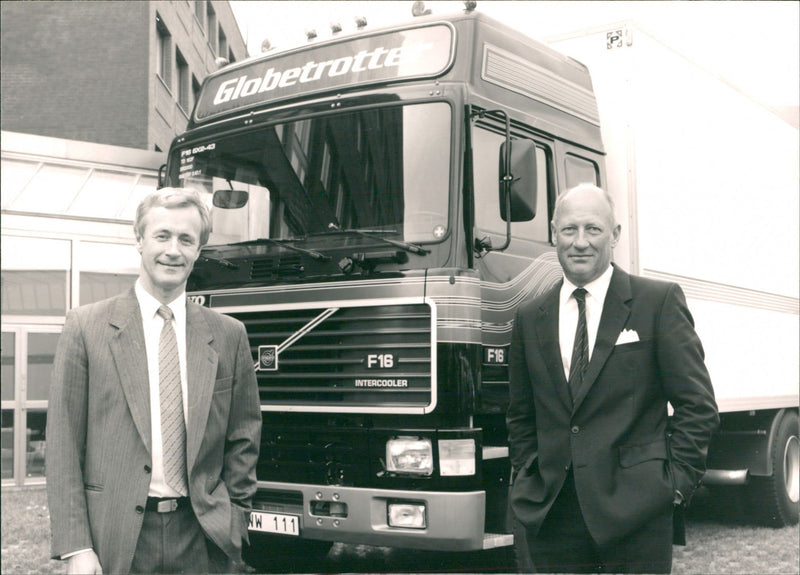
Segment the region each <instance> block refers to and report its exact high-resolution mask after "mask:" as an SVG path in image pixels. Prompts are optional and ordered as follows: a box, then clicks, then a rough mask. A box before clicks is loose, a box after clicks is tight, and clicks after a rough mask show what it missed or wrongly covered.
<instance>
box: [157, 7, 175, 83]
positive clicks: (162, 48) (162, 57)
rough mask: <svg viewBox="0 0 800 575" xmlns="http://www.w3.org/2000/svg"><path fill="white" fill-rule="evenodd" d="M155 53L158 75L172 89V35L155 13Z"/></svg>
mask: <svg viewBox="0 0 800 575" xmlns="http://www.w3.org/2000/svg"><path fill="white" fill-rule="evenodd" d="M156 32H157V34H158V41H157V42H156V51H157V52H156V53H157V57H158V75H159V76H160V77H161V79H162V80H163V81H164V84H166V86H167V88H169V89H170V90H171V89H172V83H171V82H172V37H171V36H170V35H169V31H168V30H167V27H166V26H165V25H164V21H163V20H162V19H161V17H160V16H158V15H156Z"/></svg>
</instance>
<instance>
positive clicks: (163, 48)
mask: <svg viewBox="0 0 800 575" xmlns="http://www.w3.org/2000/svg"><path fill="white" fill-rule="evenodd" d="M0 11H1V12H0V27H1V29H2V46H1V47H0V50H2V59H0V71H1V72H2V90H0V93H1V94H2V102H1V105H2V113H0V118H1V119H2V120H1V121H2V135H1V137H0V141H1V142H2V145H1V146H0V152H1V153H0V159H1V160H2V166H1V167H0V176H2V182H0V197H1V199H2V212H1V217H0V224H2V225H1V226H0V232H1V234H0V235H1V236H2V237H1V238H0V262H2V274H1V276H0V279H1V280H2V281H0V288H2V289H1V291H2V298H0V299H1V300H2V315H1V316H0V317H1V318H2V341H0V352H1V353H0V356H1V357H0V359H1V360H2V361H0V364H1V367H2V370H0V376H1V377H0V407H2V412H0V428H1V429H0V431H2V444H1V445H0V470H2V474H1V475H2V483H1V484H2V487H3V489H6V488H9V487H21V486H26V485H42V484H43V483H44V481H45V469H44V454H45V448H46V443H47V441H46V437H45V429H46V423H47V402H48V393H49V385H50V372H51V368H52V363H53V356H54V352H55V347H56V343H57V341H58V335H59V333H60V332H61V329H62V326H63V324H64V319H65V316H66V313H67V310H69V309H72V308H74V307H77V306H79V305H83V304H86V303H91V302H93V301H97V300H99V299H103V298H105V297H109V296H111V295H114V294H117V293H120V292H121V291H123V290H126V289H128V288H129V287H130V286H131V285H133V283H134V281H135V279H136V277H137V275H138V272H139V254H138V253H137V251H136V248H135V246H134V244H135V241H134V237H133V229H132V223H133V217H134V212H135V209H136V206H137V205H138V203H139V201H140V200H141V198H142V197H143V196H144V195H145V194H147V193H150V192H152V191H153V190H155V188H156V182H157V173H158V168H159V166H160V165H161V164H163V163H164V162H165V161H166V151H167V149H168V148H169V145H170V142H171V141H172V139H173V137H174V136H175V135H176V134H178V133H179V132H181V131H183V129H184V128H185V126H186V122H187V120H188V115H189V113H190V112H191V108H192V106H193V105H194V94H195V93H196V92H197V90H198V89H199V87H200V84H201V82H202V81H203V79H204V78H205V76H206V75H207V74H208V73H209V72H211V71H213V70H216V69H217V67H218V65H217V59H218V58H221V57H224V58H225V59H227V60H228V61H235V60H241V59H243V58H244V57H245V56H246V48H245V44H244V41H243V39H242V36H241V33H240V32H239V29H238V26H237V24H236V21H235V19H234V17H233V13H232V11H231V8H230V5H229V4H228V2H222V1H210V0H195V1H187V0H176V1H173V2H167V1H162V2H140V1H137V2H105V1H91V2H82V1H70V2H67V1H61V2H48V1H37V2H11V1H2V2H0Z"/></svg>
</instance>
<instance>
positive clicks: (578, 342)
mask: <svg viewBox="0 0 800 575" xmlns="http://www.w3.org/2000/svg"><path fill="white" fill-rule="evenodd" d="M586 293H587V292H586V290H585V289H583V288H578V289H576V290H575V291H574V292H572V295H573V296H575V301H577V302H578V325H577V327H576V328H575V344H574V345H573V347H572V361H571V362H570V366H569V392H570V396H571V397H572V400H573V401H574V400H575V398H576V397H577V396H578V390H579V389H580V388H581V385H583V376H584V375H585V374H586V367H587V366H588V365H589V333H588V331H587V330H586Z"/></svg>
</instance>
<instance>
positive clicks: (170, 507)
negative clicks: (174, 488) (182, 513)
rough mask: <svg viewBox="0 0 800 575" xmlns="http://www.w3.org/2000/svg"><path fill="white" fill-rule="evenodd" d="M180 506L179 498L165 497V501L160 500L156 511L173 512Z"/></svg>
mask: <svg viewBox="0 0 800 575" xmlns="http://www.w3.org/2000/svg"><path fill="white" fill-rule="evenodd" d="M177 508H178V500H177V499H165V500H163V501H159V502H158V507H157V508H156V511H158V512H159V513H172V512H173V511H175V510H176V509H177Z"/></svg>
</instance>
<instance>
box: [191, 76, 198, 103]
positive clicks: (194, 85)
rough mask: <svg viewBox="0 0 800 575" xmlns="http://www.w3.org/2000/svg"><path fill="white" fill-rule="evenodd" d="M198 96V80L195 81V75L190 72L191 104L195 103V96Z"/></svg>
mask: <svg viewBox="0 0 800 575" xmlns="http://www.w3.org/2000/svg"><path fill="white" fill-rule="evenodd" d="M199 97H200V82H198V81H197V77H196V76H195V75H194V74H192V105H194V104H196V103H197V98H199Z"/></svg>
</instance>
